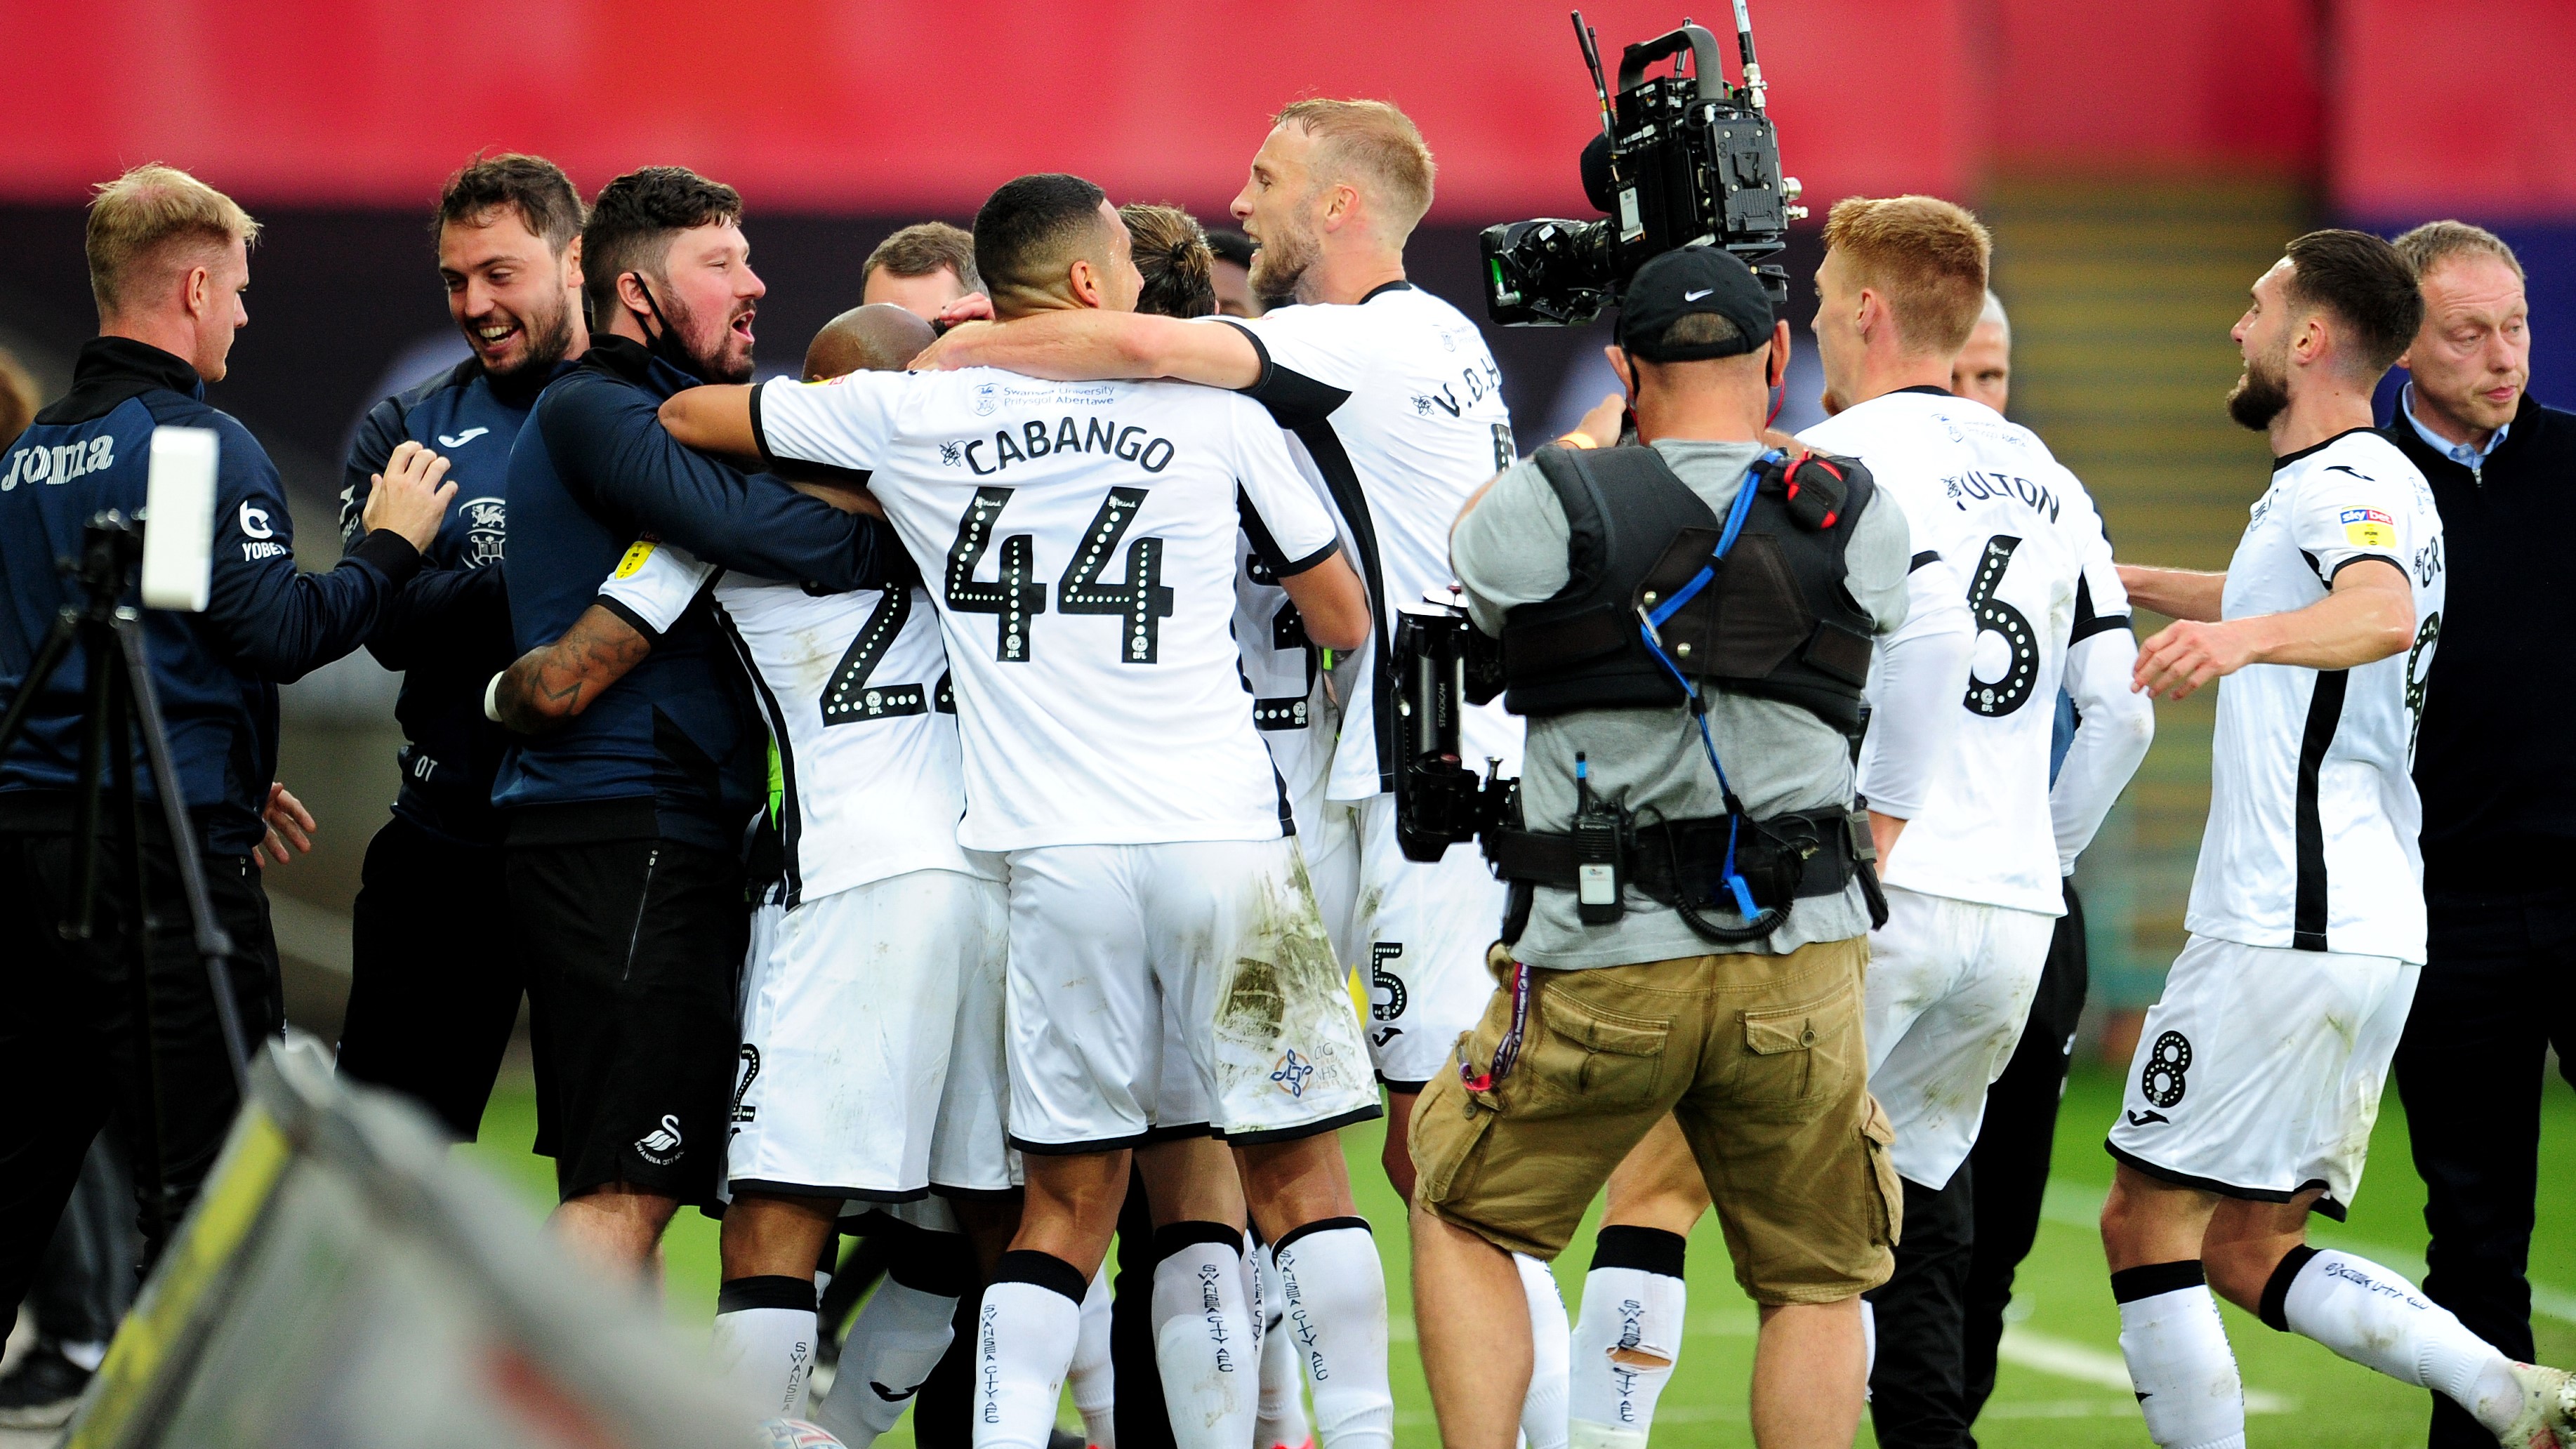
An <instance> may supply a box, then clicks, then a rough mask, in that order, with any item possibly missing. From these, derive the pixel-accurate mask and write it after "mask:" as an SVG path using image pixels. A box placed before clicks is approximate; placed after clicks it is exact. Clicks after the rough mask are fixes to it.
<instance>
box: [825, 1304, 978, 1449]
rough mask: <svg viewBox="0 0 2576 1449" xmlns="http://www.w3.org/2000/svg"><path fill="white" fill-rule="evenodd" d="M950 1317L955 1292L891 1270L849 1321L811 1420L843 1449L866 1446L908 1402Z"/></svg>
mask: <svg viewBox="0 0 2576 1449" xmlns="http://www.w3.org/2000/svg"><path fill="white" fill-rule="evenodd" d="M956 1321H957V1295H956V1294H954V1293H949V1294H941V1293H936V1292H931V1291H927V1290H925V1289H922V1288H915V1287H912V1286H910V1285H908V1284H905V1283H902V1282H899V1281H897V1280H896V1279H895V1278H894V1277H893V1276H892V1275H891V1274H889V1275H888V1276H887V1278H886V1280H885V1281H884V1282H882V1283H879V1284H878V1285H877V1288H876V1291H875V1292H874V1293H871V1294H869V1295H868V1306H867V1307H865V1308H862V1309H860V1310H859V1318H858V1321H857V1322H856V1323H853V1324H851V1325H850V1336H849V1337H848V1338H847V1339H845V1340H843V1341H842V1344H841V1368H840V1372H839V1373H837V1374H835V1375H834V1376H833V1378H832V1392H830V1393H829V1394H826V1395H824V1396H823V1403H822V1407H820V1408H818V1409H816V1410H815V1411H814V1415H813V1419H814V1422H815V1423H817V1424H820V1425H822V1426H823V1427H824V1428H826V1429H829V1430H831V1431H832V1435H833V1437H834V1438H837V1439H839V1440H840V1441H841V1442H842V1443H843V1444H846V1445H848V1446H849V1449H868V1446H869V1445H871V1444H874V1443H875V1442H876V1441H877V1436H878V1435H880V1434H883V1433H884V1432H886V1431H887V1430H889V1429H891V1428H893V1427H894V1426H895V1421H897V1420H899V1419H901V1418H902V1417H903V1411H904V1410H905V1409H907V1408H909V1407H911V1404H912V1396H913V1395H914V1394H915V1393H916V1392H918V1391H919V1390H920V1388H921V1383H922V1380H924V1379H927V1378H929V1377H930V1371H931V1370H932V1369H934V1368H936V1367H938V1366H939V1360H940V1359H941V1358H942V1357H944V1356H945V1355H946V1354H947V1352H948V1345H949V1342H950V1340H952V1339H954V1338H955V1337H956V1336H957V1330H956Z"/></svg>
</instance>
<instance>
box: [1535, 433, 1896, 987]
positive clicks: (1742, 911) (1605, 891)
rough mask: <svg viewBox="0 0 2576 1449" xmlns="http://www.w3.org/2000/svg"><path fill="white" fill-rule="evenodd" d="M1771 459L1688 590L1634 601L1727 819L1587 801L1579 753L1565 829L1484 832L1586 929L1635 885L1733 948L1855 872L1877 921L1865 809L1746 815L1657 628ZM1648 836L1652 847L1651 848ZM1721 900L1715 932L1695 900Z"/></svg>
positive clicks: (1880, 913)
mask: <svg viewBox="0 0 2576 1449" xmlns="http://www.w3.org/2000/svg"><path fill="white" fill-rule="evenodd" d="M1781 461H1782V460H1781V456H1780V454H1779V453H1778V452H1776V451H1774V452H1770V453H1766V454H1764V455H1763V456H1762V457H1761V458H1759V459H1756V460H1755V462H1754V463H1753V465H1752V467H1751V468H1749V469H1747V470H1746V474H1745V479H1744V483H1743V486H1741V487H1740V488H1738V489H1737V490H1736V495H1735V501H1734V503H1733V505H1732V506H1731V507H1730V508H1729V509H1728V510H1727V515H1726V520H1725V525H1724V528H1723V529H1722V531H1721V532H1720V534H1719V536H1718V540H1717V545H1716V547H1715V549H1714V550H1712V551H1711V553H1710V555H1709V557H1708V559H1707V561H1706V562H1705V563H1703V564H1702V565H1701V566H1700V568H1699V570H1698V571H1697V572H1696V573H1694V574H1693V575H1692V576H1691V577H1690V579H1689V581H1688V582H1687V583H1685V584H1683V585H1682V586H1681V587H1680V588H1677V589H1674V590H1673V591H1672V592H1671V594H1670V595H1669V596H1668V597H1666V598H1663V599H1661V600H1658V601H1656V602H1655V603H1653V604H1652V605H1651V606H1649V605H1648V604H1646V603H1643V602H1640V603H1638V604H1637V605H1636V606H1635V609H1636V617H1637V628H1638V631H1639V635H1640V637H1641V638H1642V639H1643V641H1644V642H1645V645H1646V650H1647V652H1648V653H1649V654H1650V655H1652V656H1653V658H1654V660H1655V662H1656V663H1657V664H1659V665H1661V666H1662V668H1663V671H1664V672H1665V673H1666V674H1667V675H1669V676H1671V678H1672V681H1673V683H1674V684H1676V685H1678V686H1679V687H1680V688H1681V691H1682V696H1683V699H1684V701H1685V702H1686V704H1687V706H1688V708H1689V710H1690V717H1691V723H1692V725H1693V726H1694V727H1695V728H1696V729H1697V730H1698V732H1699V741H1700V751H1701V753H1702V754H1704V755H1705V756H1706V757H1707V759H1708V767H1709V772H1710V773H1711V774H1712V775H1714V776H1716V778H1717V785H1718V791H1719V796H1720V798H1721V799H1722V800H1723V801H1724V803H1725V808H1726V813H1725V814H1724V815H1723V816H1720V817H1716V818H1710V819H1695V820H1666V819H1663V818H1661V817H1660V816H1657V817H1655V818H1653V819H1651V820H1646V821H1640V820H1638V819H1636V818H1635V817H1633V816H1631V815H1629V814H1628V813H1627V812H1626V811H1624V810H1621V809H1618V808H1617V807H1615V806H1610V805H1607V804H1605V803H1603V802H1600V801H1598V800H1597V799H1595V797H1594V796H1593V795H1592V793H1591V788H1590V779H1589V775H1590V771H1589V766H1588V763H1587V762H1586V761H1585V760H1584V759H1583V758H1582V756H1581V755H1579V754H1578V755H1577V756H1576V759H1575V790H1576V814H1575V823H1574V829H1573V830H1572V831H1571V832H1567V833H1562V834H1558V833H1542V832H1538V831H1530V830H1519V829H1499V830H1493V831H1490V832H1488V833H1487V834H1486V837H1485V853H1486V856H1487V857H1488V858H1489V859H1490V860H1491V861H1492V862H1493V863H1494V867H1495V872H1496V874H1498V875H1500V876H1502V877H1503V878H1504V879H1506V880H1509V881H1514V882H1527V883H1530V884H1533V885H1545V886H1553V887H1557V888H1560V889H1570V890H1573V891H1574V892H1575V893H1576V901H1577V910H1578V913H1579V915H1580V917H1581V919H1582V920H1584V921H1585V922H1586V923H1587V924H1595V925H1605V924H1608V923H1610V922H1613V921H1616V920H1617V919H1619V917H1620V915H1621V914H1623V912H1624V909H1625V907H1624V905H1623V904H1622V887H1624V886H1627V885H1634V886H1636V887H1637V888H1638V889H1639V890H1641V891H1643V892H1644V893H1645V894H1646V895H1647V896H1649V897H1651V898H1652V899H1654V900H1657V901H1660V902H1664V903H1666V904H1669V905H1670V906H1672V908H1673V909H1674V910H1675V911H1676V912H1677V913H1679V915H1680V916H1681V918H1682V919H1683V920H1684V921H1685V922H1687V923H1688V924H1689V925H1690V927H1691V929H1692V930H1693V931H1696V932H1697V933H1699V934H1700V935H1701V936H1704V937H1706V938H1707V939H1709V940H1712V941H1717V942H1721V943H1725V944H1729V945H1742V944H1746V943H1749V942H1754V941H1759V940H1762V939H1764V938H1766V937H1768V936H1770V935H1771V934H1772V933H1774V932H1776V931H1778V930H1779V929H1780V927H1781V926H1782V925H1783V924H1784V923H1786V922H1787V920H1788V918H1789V914H1790V912H1791V910H1792V909H1794V907H1795V906H1796V903H1797V901H1798V900H1799V899H1800V898H1803V897H1809V896H1825V895H1836V894H1839V893H1840V892H1841V891H1842V890H1843V889H1844V887H1846V886H1847V885H1849V884H1850V883H1851V881H1852V879H1853V878H1854V876H1858V877H1859V878H1860V880H1861V882H1862V891H1863V893H1864V894H1865V895H1866V896H1867V898H1868V901H1869V906H1870V914H1871V917H1872V919H1873V921H1878V920H1883V919H1884V917H1885V911H1886V908H1885V906H1884V904H1883V897H1882V896H1881V894H1880V892H1879V890H1878V888H1877V886H1878V883H1877V879H1876V876H1875V873H1874V872H1873V871H1872V870H1871V868H1870V863H1871V862H1872V861H1873V860H1874V859H1875V858H1876V854H1877V852H1876V850H1875V848H1874V847H1873V845H1872V843H1871V840H1870V836H1869V823H1868V815H1867V812H1866V811H1865V810H1864V809H1861V808H1858V807H1854V808H1843V807H1838V806H1837V807H1827V808H1825V809H1819V810H1805V811H1795V812H1791V813H1789V814H1785V815H1781V816H1778V817H1775V818H1773V819H1770V820H1764V821H1756V820H1752V819H1751V818H1750V817H1749V816H1748V814H1747V813H1746V811H1745V808H1744V802H1743V800H1742V798H1741V797H1739V796H1738V795H1737V794H1736V793H1735V786H1734V783H1733V781H1731V780H1730V779H1728V777H1727V773H1726V766H1725V764H1724V763H1723V761H1722V760H1721V759H1720V758H1719V755H1718V750H1717V741H1716V738H1715V736H1714V735H1713V734H1712V733H1711V732H1710V730H1709V725H1708V698H1707V696H1706V694H1705V693H1703V691H1702V690H1701V688H1700V686H1699V685H1698V684H1696V683H1694V681H1693V680H1692V679H1691V677H1690V675H1689V674H1688V673H1687V672H1686V671H1684V670H1683V669H1682V668H1681V667H1680V666H1679V665H1678V664H1677V663H1676V661H1675V660H1674V658H1673V656H1672V653H1671V651H1670V650H1669V649H1668V648H1667V647H1666V646H1665V643H1664V640H1663V636H1662V634H1661V632H1660V630H1661V627H1662V626H1663V625H1664V624H1665V623H1667V622H1668V621H1670V620H1671V619H1672V618H1673V617H1674V616H1675V615H1676V614H1679V613H1680V612H1681V611H1682V610H1683V609H1684V608H1686V607H1688V606H1689V604H1690V603H1691V601H1692V600H1694V599H1696V598H1698V597H1699V596H1700V594H1701V593H1702V592H1703V591H1704V590H1706V589H1707V588H1709V587H1710V586H1711V585H1712V584H1713V583H1715V582H1716V580H1717V576H1718V567H1719V565H1720V564H1721V563H1723V562H1724V560H1725V558H1726V556H1727V553H1728V551H1729V550H1730V549H1732V548H1733V547H1734V545H1735V540H1736V537H1737V535H1738V534H1740V533H1741V532H1742V531H1743V527H1744V520H1745V516H1746V514H1747V513H1748V512H1749V511H1750V510H1751V508H1752V505H1753V500H1754V497H1755V494H1756V492H1757V490H1758V489H1759V487H1760V486H1761V479H1760V476H1759V475H1760V471H1761V469H1762V468H1763V467H1764V466H1765V465H1767V464H1777V463H1779V462H1781ZM1830 523H1831V516H1830V515H1827V517H1826V519H1825V524H1826V525H1827V526H1830ZM1648 597H1650V598H1651V597H1652V596H1651V595H1649V596H1648ZM1747 831H1750V832H1751V834H1752V836H1753V839H1751V840H1749V841H1748V840H1747V839H1746V838H1745V835H1746V832H1747ZM1650 838H1651V839H1652V840H1653V841H1654V842H1655V843H1656V844H1659V845H1660V847H1661V848H1660V849H1654V848H1651V847H1649V845H1648V843H1647V842H1648V840H1649V839H1650ZM1712 875H1714V877H1715V879H1716V881H1717V884H1718V886H1719V887H1720V888H1721V890H1722V892H1723V894H1722V895H1721V896H1720V897H1719V898H1718V901H1717V902H1709V901H1703V900H1696V899H1695V897H1697V896H1699V894H1700V892H1699V891H1698V890H1697V889H1695V887H1696V885H1697V883H1698V882H1701V881H1706V880H1708V879H1709V878H1710V877H1711V876H1712ZM1722 902H1731V903H1732V904H1733V906H1734V910H1735V914H1736V915H1737V916H1738V917H1740V918H1741V919H1742V921H1743V922H1744V924H1742V925H1739V926H1726V925H1720V924H1718V923H1717V922H1715V921H1713V920H1711V919H1709V918H1708V916H1707V915H1706V914H1703V909H1702V908H1703V907H1704V906H1705V905H1708V904H1714V903H1722ZM1763 902H1768V904H1763ZM1514 914H1515V915H1518V914H1520V912H1519V911H1515V912H1514ZM1513 934H1514V935H1517V934H1518V933H1517V932H1514V933H1513Z"/></svg>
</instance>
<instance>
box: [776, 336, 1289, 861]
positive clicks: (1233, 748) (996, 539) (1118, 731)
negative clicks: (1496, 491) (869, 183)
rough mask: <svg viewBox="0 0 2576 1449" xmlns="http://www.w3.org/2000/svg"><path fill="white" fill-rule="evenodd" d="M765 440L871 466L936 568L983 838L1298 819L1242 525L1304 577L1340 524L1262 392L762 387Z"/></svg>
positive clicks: (873, 487)
mask: <svg viewBox="0 0 2576 1449" xmlns="http://www.w3.org/2000/svg"><path fill="white" fill-rule="evenodd" d="M752 420H753V426H754V429H755V430H756V431H757V432H758V433H759V435H760V439H761V446H762V448H763V450H764V451H765V452H767V453H769V454H772V455H774V456H777V457H782V458H801V459H805V460H807V461H809V462H817V463H829V464H834V465H836V466H839V467H844V468H858V469H867V470H870V471H871V472H872V473H873V477H871V479H870V480H869V491H870V492H872V493H873V494H874V495H875V496H876V498H877V500H878V502H880V503H881V504H883V505H884V507H885V511H886V516H887V518H888V519H889V520H891V521H892V523H893V524H894V527H895V531H896V533H897V534H898V535H900V536H901V537H902V539H903V542H904V546H905V548H906V549H907V550H909V551H910V553H911V554H912V556H913V558H914V560H915V561H916V562H918V563H919V564H920V565H921V570H922V575H923V577H924V578H925V579H928V580H929V581H930V584H929V589H928V592H929V594H930V597H931V600H932V602H933V603H934V604H935V605H936V606H937V608H938V611H939V623H940V629H941V631H942V633H943V634H944V635H945V637H946V639H947V643H948V660H949V667H950V669H951V670H952V671H953V674H954V678H955V680H956V691H957V704H958V733H959V738H960V741H961V743H962V744H963V747H964V757H965V779H966V817H965V823H964V825H963V826H961V827H960V829H959V831H958V838H959V840H960V841H961V843H963V844H964V845H966V846H967V847H969V848H970V849H975V850H992V851H1005V850H1027V849H1034V848H1037V847H1040V846H1050V845H1146V844H1156V843H1162V842H1171V841H1187V840H1260V839H1274V838H1277V837H1279V836H1281V835H1284V834H1287V833H1289V829H1290V827H1289V825H1288V811H1287V806H1286V804H1285V802H1284V800H1283V798H1282V795H1281V791H1280V786H1279V776H1278V775H1277V773H1276V772H1275V771H1274V770H1273V769H1272V768H1271V763H1270V755H1269V752H1268V751H1267V750H1266V749H1265V748H1264V747H1263V745H1262V743H1261V737H1260V735H1259V733H1258V732H1257V731H1256V730H1255V729H1254V728H1253V720H1252V695H1251V694H1249V693H1248V692H1246V691H1245V689H1244V687H1243V673H1242V655H1241V653H1240V651H1239V650H1238V649H1237V648H1236V646H1235V641H1234V634H1233V629H1232V624H1233V619H1234V612H1235V587H1234V579H1235V548H1236V536H1237V534H1238V532H1239V531H1241V530H1242V529H1243V527H1244V526H1245V525H1244V521H1245V520H1247V519H1257V520H1258V522H1259V524H1260V526H1261V529H1262V531H1263V533H1264V534H1265V535H1266V536H1267V537H1268V538H1269V539H1270V540H1271V541H1272V542H1273V544H1274V545H1275V546H1276V547H1277V548H1278V549H1279V550H1280V553H1281V557H1280V558H1278V559H1277V560H1275V561H1274V567H1275V569H1276V570H1277V571H1278V572H1279V573H1281V574H1283V575H1293V574H1296V573H1299V572H1302V571H1303V570H1305V569H1308V568H1312V567H1314V566H1315V565H1317V564H1319V563H1321V562H1323V561H1324V560H1325V559H1326V558H1329V557H1330V556H1331V555H1332V554H1333V553H1334V552H1335V551H1336V549H1337V547H1338V543H1337V541H1336V539H1335V536H1334V531H1333V522H1332V518H1331V516H1330V514H1328V513H1327V512H1326V511H1325V509H1324V506H1323V504H1322V502H1321V501H1320V500H1318V499H1317V498H1316V496H1315V493H1314V490H1313V489H1312V488H1311V487H1309V486H1308V484H1307V483H1306V480H1305V479H1304V478H1303V477H1301V476H1300V475H1299V474H1298V472H1297V468H1296V464H1295V463H1294V462H1292V461H1291V460H1290V458H1289V456H1288V448H1287V444H1286V442H1285V441H1284V440H1283V439H1282V438H1281V437H1280V434H1279V430H1278V428H1277V427H1276V426H1275V425H1274V424H1273V423H1272V422H1271V421H1270V419H1269V417H1268V416H1267V415H1266V414H1264V413H1263V412H1262V410H1261V408H1260V407H1259V405H1257V404H1255V403H1254V402H1252V401H1251V400H1250V399H1248V398H1244V397H1241V396H1238V395H1236V394H1233V393H1227V392H1221V391H1218V390H1215V389H1211V388H1203V387H1194V386H1191V385H1189V384H1187V383H1175V382H1044V381H1040V380H1038V379H1035V378H1027V377H1022V376H1019V375H1018V374H1015V373H1007V372H998V371H994V370H992V369H989V368H970V369H967V370H964V371H959V372H938V373H919V374H910V373H882V372H861V373H853V374H851V375H850V376H848V377H842V378H835V379H833V380H832V381H830V382H820V383H798V382H791V381H788V380H786V379H783V378H782V379H779V380H777V381H774V382H768V383H764V384H762V385H761V386H760V388H759V390H758V391H756V392H755V393H754V394H753V395H752Z"/></svg>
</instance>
